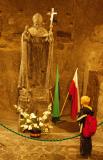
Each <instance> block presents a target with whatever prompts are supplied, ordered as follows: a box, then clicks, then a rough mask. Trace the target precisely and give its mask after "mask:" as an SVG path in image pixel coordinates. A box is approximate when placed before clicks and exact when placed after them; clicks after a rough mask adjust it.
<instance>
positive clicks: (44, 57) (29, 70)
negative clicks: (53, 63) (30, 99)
mask: <svg viewBox="0 0 103 160" xmlns="http://www.w3.org/2000/svg"><path fill="white" fill-rule="evenodd" d="M21 46H22V55H21V66H20V77H19V84H18V87H20V88H23V87H24V88H28V87H30V88H34V87H36V86H41V87H44V86H45V83H46V71H47V63H48V52H49V42H48V32H47V30H46V29H45V28H43V27H40V28H38V29H36V28H34V27H31V28H29V29H28V31H24V33H23V34H22V40H21Z"/></svg>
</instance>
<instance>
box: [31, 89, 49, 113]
mask: <svg viewBox="0 0 103 160" xmlns="http://www.w3.org/2000/svg"><path fill="white" fill-rule="evenodd" d="M31 97H32V98H31V99H32V107H31V112H37V114H39V115H41V114H42V113H43V112H44V111H45V110H47V107H48V104H49V101H50V99H49V89H45V88H41V87H36V88H33V89H32V90H31Z"/></svg>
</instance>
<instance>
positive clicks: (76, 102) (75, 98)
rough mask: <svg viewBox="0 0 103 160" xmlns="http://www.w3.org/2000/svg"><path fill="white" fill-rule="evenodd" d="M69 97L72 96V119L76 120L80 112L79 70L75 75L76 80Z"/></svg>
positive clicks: (74, 79) (71, 85)
mask: <svg viewBox="0 0 103 160" xmlns="http://www.w3.org/2000/svg"><path fill="white" fill-rule="evenodd" d="M69 95H70V96H72V109H71V118H72V119H76V116H77V113H78V110H79V108H80V106H79V89H78V77H77V70H76V72H75V74H74V78H73V80H72V82H71V84H70V88H69Z"/></svg>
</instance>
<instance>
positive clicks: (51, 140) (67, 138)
mask: <svg viewBox="0 0 103 160" xmlns="http://www.w3.org/2000/svg"><path fill="white" fill-rule="evenodd" d="M101 125H103V121H102V122H100V123H99V124H98V126H101ZM0 126H1V127H3V128H5V129H7V130H8V131H10V132H12V133H15V134H17V135H19V136H21V137H24V138H27V139H31V140H37V141H43V142H59V141H65V140H69V139H73V138H76V137H79V136H80V134H77V135H74V136H71V137H66V138H61V139H39V138H32V137H29V136H26V135H24V134H21V133H19V132H16V131H14V130H12V129H11V128H8V127H6V126H5V125H4V124H2V123H1V122H0Z"/></svg>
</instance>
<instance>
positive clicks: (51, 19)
mask: <svg viewBox="0 0 103 160" xmlns="http://www.w3.org/2000/svg"><path fill="white" fill-rule="evenodd" d="M47 14H48V15H50V29H52V27H53V18H54V15H56V14H57V12H54V8H52V9H51V12H49V13H47Z"/></svg>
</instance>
